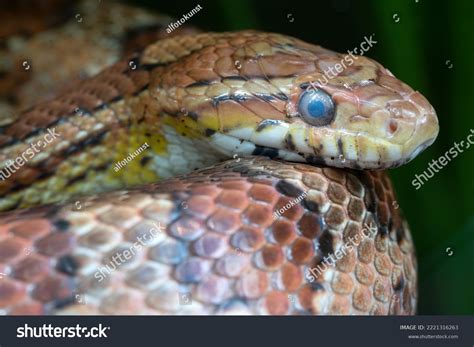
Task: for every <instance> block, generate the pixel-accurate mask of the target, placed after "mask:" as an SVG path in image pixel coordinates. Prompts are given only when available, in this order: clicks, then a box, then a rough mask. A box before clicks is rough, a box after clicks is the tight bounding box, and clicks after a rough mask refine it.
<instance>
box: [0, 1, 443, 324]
mask: <svg viewBox="0 0 474 347" xmlns="http://www.w3.org/2000/svg"><path fill="white" fill-rule="evenodd" d="M120 6H123V5H120ZM127 11H128V10H127ZM127 11H125V12H124V13H127ZM104 12H106V13H109V15H110V13H114V11H112V10H110V8H107V9H106V10H104V11H103V12H101V13H102V15H103V13H104ZM97 13H99V12H97ZM96 15H97V16H98V15H99V14H96ZM147 15H148V16H151V17H152V15H149V14H147ZM137 16H138V15H137ZM137 16H129V17H128V18H132V19H133V20H129V22H128V24H127V25H133V24H130V23H137V22H140V20H139V19H137ZM118 17H119V18H118V19H116V20H117V21H123V20H124V19H123V17H120V16H118ZM138 17H140V16H138ZM145 17H146V16H145ZM147 18H148V17H147ZM87 19H88V17H86V16H85V15H84V22H87ZM154 20H156V18H154V19H153V18H151V19H149V21H148V19H147V20H146V21H145V22H146V27H147V28H149V26H150V25H151V24H150V23H152V22H153V21H154ZM69 25H70V24H69ZM75 25H76V26H77V23H76V24H75ZM124 26H125V25H124ZM124 26H122V27H121V28H123V27H124ZM63 28H64V27H63ZM154 29H156V28H154ZM77 30H79V29H77ZM81 30H86V29H81ZM63 31H64V30H63ZM119 31H120V30H119ZM122 31H123V30H122ZM138 31H140V30H138ZM135 32H137V31H136V30H135ZM161 33H162V31H161ZM41 35H42V34H37V35H36V36H33V39H35V40H40V39H41V37H42V36H41ZM108 35H111V34H110V33H109V34H108ZM46 37H50V36H46ZM85 37H88V36H87V35H85ZM89 37H90V36H89ZM151 37H152V39H151V42H147V43H146V44H143V43H141V44H140V45H141V47H139V48H140V49H137V50H132V51H131V52H126V54H125V55H124V56H123V57H122V58H117V57H116V55H117V54H118V53H117V52H115V53H113V54H112V53H111V52H109V53H108V55H111V56H112V55H114V57H111V58H109V57H108V56H107V54H106V53H105V52H104V54H103V55H101V57H100V59H102V60H103V61H102V60H101V63H100V64H99V63H97V61H95V66H96V68H95V69H90V73H88V75H87V76H86V77H85V78H82V79H76V80H74V81H71V83H59V82H54V79H52V82H48V83H50V84H49V87H48V88H46V89H48V90H52V89H55V91H54V93H51V94H52V95H49V96H48V97H47V98H43V99H42V98H41V97H40V96H39V95H36V99H35V98H34V97H32V98H31V100H30V101H25V100H23V101H21V100H20V99H23V98H21V97H20V98H19V100H20V101H21V102H24V105H23V107H24V108H23V110H22V111H21V112H19V114H18V116H16V117H11V118H7V119H6V120H5V119H4V121H3V123H2V124H1V126H0V169H1V170H0V173H1V175H2V176H1V180H0V196H1V197H0V210H2V211H3V212H2V213H1V214H0V313H1V314H8V315H52V314H74V315H76V314H84V315H102V314H105V315H115V314H119V315H160V314H164V315H182V314H184V315H189V314H193V315H194V314H197V315H226V314H230V315H235V314H250V315H287V314H291V315H367V314H370V315H387V314H394V315H405V314H406V315H409V314H414V313H415V312H416V304H417V296H418V294H417V261H416V255H415V247H414V244H413V240H412V236H411V234H410V230H409V226H408V223H407V221H406V220H405V219H404V217H403V215H402V212H401V208H400V207H399V206H398V202H397V200H396V194H395V192H394V189H393V185H392V182H391V180H390V178H389V175H388V173H387V170H386V169H390V168H395V167H398V166H400V165H403V164H405V163H407V162H409V161H410V160H412V159H413V158H415V157H416V156H417V155H418V154H419V153H421V152H422V151H423V150H424V149H425V148H427V147H428V146H429V145H430V144H432V143H433V142H434V140H435V139H436V136H437V134H438V131H439V126H438V120H437V116H436V112H435V110H434V109H433V107H432V106H431V105H430V103H429V102H428V101H427V100H426V98H425V97H424V96H423V95H422V94H421V93H419V92H418V91H415V90H413V89H412V88H411V87H409V86H408V85H406V84H405V83H403V82H401V81H400V80H398V79H397V78H396V77H395V76H394V75H393V74H392V73H391V72H390V71H389V70H388V69H386V68H385V67H383V66H382V65H381V64H379V63H378V62H376V61H374V60H372V59H370V58H368V57H367V56H362V55H354V54H350V53H337V52H334V51H331V50H328V49H325V48H323V47H321V46H317V45H314V44H310V43H307V42H304V41H302V40H299V39H297V38H293V37H290V36H286V35H282V34H277V33H267V32H260V31H255V30H246V31H236V32H220V33H214V32H199V31H191V32H178V33H176V34H173V35H166V34H165V35H162V36H160V37H159V38H158V37H157V36H156V35H151ZM76 50H77V51H80V49H79V48H77V49H76ZM94 53H95V52H92V53H88V54H89V55H90V56H94ZM77 54H78V53H77V52H76V51H75V53H74V54H73V55H72V56H76V55H77ZM65 55H67V54H66V53H65ZM82 59H84V58H82ZM90 59H92V60H93V58H90ZM114 59H115V60H114ZM84 64H85V63H84ZM98 66H99V68H98ZM32 67H33V70H32V73H33V72H34V73H41V71H39V72H38V71H34V69H35V59H32ZM331 67H332V68H334V69H337V73H335V74H334V75H331V76H328V73H327V71H328V69H329V68H331ZM60 68H61V67H60V66H58V69H60ZM76 70H77V68H76ZM97 70H100V71H99V72H97ZM76 72H77V71H76ZM62 78H63V82H66V81H65V80H64V77H62ZM66 79H67V78H66ZM31 83H35V82H34V81H31ZM38 94H40V93H38ZM20 95H21V93H20ZM35 100H37V101H35ZM20 101H19V102H20ZM35 144H36V146H35Z"/></svg>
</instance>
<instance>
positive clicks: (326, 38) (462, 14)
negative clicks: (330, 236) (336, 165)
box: [128, 0, 474, 314]
mask: <svg viewBox="0 0 474 347" xmlns="http://www.w3.org/2000/svg"><path fill="white" fill-rule="evenodd" d="M128 3H131V4H134V5H138V6H144V7H148V8H150V9H153V10H156V11H159V12H162V13H165V14H169V15H171V16H173V17H175V18H181V17H182V16H183V14H187V13H188V12H189V11H191V10H192V9H193V8H194V7H196V6H197V5H198V4H200V5H201V7H202V10H200V11H199V12H198V13H196V14H195V15H194V16H193V17H191V19H190V20H189V21H188V23H187V24H191V25H195V26H197V27H199V28H202V29H204V30H209V31H225V30H241V29H258V30H263V31H273V32H279V33H284V34H288V35H291V36H295V37H298V38H300V39H303V40H305V41H308V42H310V43H316V44H319V45H322V46H324V47H326V48H330V49H333V50H336V51H340V52H345V51H347V50H348V49H352V48H353V47H356V46H358V45H359V44H360V42H362V41H363V40H364V36H367V37H369V36H370V35H371V34H375V35H374V37H373V38H374V39H375V40H376V41H377V44H376V45H375V46H374V47H372V48H371V49H370V50H369V51H368V52H367V55H368V56H369V57H371V58H374V59H375V60H377V61H379V62H380V63H381V64H382V65H384V66H385V67H387V68H388V69H389V70H390V71H392V73H393V74H395V76H397V77H398V78H399V79H401V80H402V81H404V82H406V83H407V84H409V85H410V86H411V87H413V88H414V89H415V90H419V91H420V92H421V93H422V94H423V95H425V96H426V98H427V99H428V100H429V101H430V102H431V104H432V105H433V106H434V108H435V109H436V111H437V114H438V117H439V121H440V129H441V130H440V134H439V137H438V139H437V141H436V142H435V143H434V144H433V145H432V146H431V147H430V148H429V149H428V150H426V151H425V152H424V153H423V154H421V155H420V156H419V157H418V158H416V159H415V160H414V161H413V162H411V163H409V164H408V165H405V166H403V167H401V168H398V169H395V170H392V171H391V172H390V173H391V176H392V178H393V180H394V182H395V186H396V189H397V192H398V197H399V199H398V200H399V204H400V206H401V208H402V209H403V211H404V213H405V216H406V217H407V219H408V222H409V224H410V227H411V230H412V233H413V237H414V240H415V245H416V249H417V254H418V265H419V305H418V313H419V314H473V313H474V290H473V283H474V278H473V277H474V266H473V265H474V261H473V258H472V253H473V250H474V237H473V236H474V234H473V232H474V209H473V207H474V206H473V198H472V195H473V194H474V179H473V173H474V166H473V163H474V149H471V148H470V149H464V152H463V153H460V154H459V155H458V156H457V158H455V159H453V160H452V161H451V162H449V164H448V165H447V166H445V167H444V168H443V169H442V170H441V171H440V172H439V173H437V174H435V176H434V177H433V178H432V179H430V180H429V181H428V182H427V183H425V184H424V185H423V186H422V187H421V188H420V189H419V190H415V188H414V187H413V186H412V184H411V181H412V180H413V179H414V175H415V174H421V173H422V172H423V171H424V170H426V169H427V167H428V164H429V162H431V161H432V160H433V159H436V158H438V157H439V156H440V155H443V154H444V153H445V152H446V151H447V150H449V149H450V148H451V147H452V146H453V145H454V142H455V141H456V142H458V143H459V142H460V141H461V140H465V138H466V137H467V136H468V135H469V134H470V131H469V130H470V129H474V121H473V116H474V112H473V111H474V97H473V95H472V88H471V85H470V83H471V81H472V79H473V77H474V66H473V63H474V2H473V1H469V0H465V1H461V0H457V1H436V0H429V1H428V0H418V1H417V0H399V1H396V0H389V1H380V0H378V1H377V0H372V1H351V0H330V1H314V0H313V1H291V0H285V1H236V0H220V1H218V0H215V1H179V3H178V2H174V1H159V2H157V1H154V0H148V1H147V0H141V1H128ZM291 19H293V21H291ZM450 254H451V255H450Z"/></svg>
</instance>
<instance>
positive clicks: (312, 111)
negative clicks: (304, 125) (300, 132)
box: [298, 88, 335, 126]
mask: <svg viewBox="0 0 474 347" xmlns="http://www.w3.org/2000/svg"><path fill="white" fill-rule="evenodd" d="M298 108H299V111H300V114H301V115H303V118H304V119H305V120H306V121H307V122H308V123H310V124H312V125H316V126H322V125H326V124H329V123H331V121H332V120H333V118H334V109H335V107H334V102H333V101H332V98H331V97H330V96H329V95H328V94H327V93H326V92H324V91H322V90H321V89H314V88H309V89H306V90H305V91H304V92H303V93H302V94H301V96H300V101H299V103H298Z"/></svg>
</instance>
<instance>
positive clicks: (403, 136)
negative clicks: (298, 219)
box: [157, 31, 439, 169]
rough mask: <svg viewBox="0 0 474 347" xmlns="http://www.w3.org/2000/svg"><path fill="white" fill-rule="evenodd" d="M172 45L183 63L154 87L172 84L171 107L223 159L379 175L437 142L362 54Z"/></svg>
mask: <svg viewBox="0 0 474 347" xmlns="http://www.w3.org/2000/svg"><path fill="white" fill-rule="evenodd" d="M179 40H181V46H180V47H181V48H180V49H181V50H182V51H183V53H182V54H183V56H182V57H181V58H179V59H178V60H177V61H176V63H174V64H172V66H171V68H165V69H163V71H162V73H163V78H162V80H161V81H162V82H163V83H162V84H161V85H159V86H157V87H158V89H160V88H161V89H160V90H161V91H163V90H166V89H167V88H168V89H169V88H170V87H171V86H173V92H172V93H171V94H170V93H165V94H166V95H165V97H166V98H167V99H168V100H169V99H170V98H171V99H172V100H174V101H175V103H171V105H175V109H176V108H178V109H185V110H186V112H187V113H188V114H190V115H192V118H193V120H194V121H195V122H196V124H195V126H196V127H197V128H199V129H201V131H202V132H203V134H205V135H206V136H208V137H209V138H210V140H211V143H212V146H213V147H214V148H215V149H216V150H217V151H219V152H221V153H224V154H226V155H228V156H229V157H232V156H235V155H236V154H237V155H265V156H269V157H271V158H281V159H284V160H289V161H300V162H309V163H313V164H322V165H330V166H336V167H348V168H356V169H384V168H390V167H397V166H400V165H402V164H404V163H406V162H408V161H410V160H411V159H413V158H414V157H415V156H416V155H418V154H419V153H420V152H421V151H423V150H424V149H425V148H426V147H427V146H429V145H430V144H432V143H433V142H434V140H435V138H436V136H437V134H438V129H439V127H438V119H437V117H436V113H435V111H434V109H433V107H432V106H431V105H430V103H429V102H428V101H427V100H426V99H425V98H424V97H423V96H422V95H421V94H420V93H419V92H417V91H414V90H413V89H411V88H410V87H409V86H408V85H406V84H405V83H403V82H401V81H400V80H398V79H397V78H395V77H394V76H393V74H392V73H390V71H389V70H387V69H385V68H384V67H383V66H382V65H380V64H379V63H377V62H375V61H374V60H372V59H369V58H367V57H365V56H357V55H354V54H352V53H350V52H349V53H347V54H340V53H336V52H333V51H330V50H327V49H324V48H322V47H320V46H315V45H311V44H308V43H305V42H303V41H301V40H298V39H294V38H291V37H288V36H283V35H278V34H269V33H260V32H254V31H251V32H249V31H246V32H236V33H223V34H202V35H198V36H195V37H194V41H192V43H187V42H190V41H191V40H190V39H189V38H186V37H182V38H178V41H179ZM173 45H174V47H176V45H180V43H179V42H176V41H175V42H173Z"/></svg>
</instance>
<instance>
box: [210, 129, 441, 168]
mask: <svg viewBox="0 0 474 347" xmlns="http://www.w3.org/2000/svg"><path fill="white" fill-rule="evenodd" d="M240 134H241V132H240ZM352 137H353V138H354V139H357V140H356V141H357V142H356V143H359V146H348V145H347V142H346V146H344V145H341V144H340V143H341V141H339V145H335V147H334V148H335V149H334V148H332V149H330V148H329V147H330V146H328V149H327V151H326V152H325V154H323V153H322V150H321V149H320V150H319V152H318V151H315V150H311V151H305V149H307V148H301V147H300V146H298V142H297V141H295V143H293V145H292V147H291V148H288V147H283V146H281V147H277V146H275V145H272V144H271V143H270V142H269V141H266V142H265V141H250V140H249V139H246V138H243V137H240V136H239V137H238V136H234V135H230V134H222V133H214V134H213V135H212V136H211V138H210V140H211V142H212V144H213V146H214V148H215V149H216V150H217V151H218V152H220V153H222V154H224V155H225V156H227V157H229V158H238V157H243V156H250V155H255V156H265V157H269V158H271V159H282V160H285V161H291V162H305V163H308V164H312V165H316V166H332V167H340V168H351V169H357V170H361V169H372V170H378V169H387V168H395V167H398V166H400V165H403V164H405V163H406V162H408V161H410V160H411V159H413V158H414V157H415V156H416V155H417V154H418V153H419V151H421V150H423V149H424V148H426V147H427V146H428V145H429V144H430V143H428V142H427V143H425V144H424V147H423V148H421V149H419V151H418V153H415V152H413V155H412V156H408V157H404V156H403V155H402V153H403V146H401V145H396V144H391V143H389V142H388V141H386V140H383V139H374V138H371V137H368V136H363V135H362V134H356V135H352ZM345 140H347V137H346V139H345ZM432 141H434V140H430V142H432ZM277 142H280V143H282V144H287V140H284V139H279V140H278V141H277ZM272 143H273V144H274V143H275V139H273V140H272ZM363 147H368V148H371V149H372V150H371V151H366V152H361V151H360V149H361V148H363ZM323 148H324V147H323ZM376 148H383V150H376ZM381 153H384V156H385V157H387V156H390V157H391V158H392V159H391V160H382V155H381Z"/></svg>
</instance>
